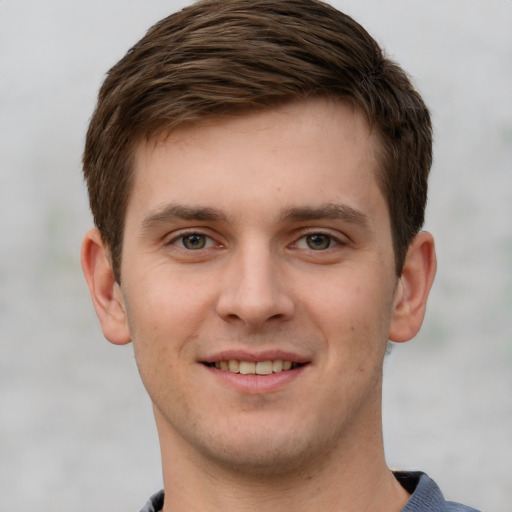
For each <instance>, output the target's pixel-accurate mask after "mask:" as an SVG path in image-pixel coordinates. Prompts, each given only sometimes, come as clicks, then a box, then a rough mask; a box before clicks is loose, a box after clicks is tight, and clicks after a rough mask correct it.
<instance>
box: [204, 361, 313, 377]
mask: <svg viewBox="0 0 512 512" xmlns="http://www.w3.org/2000/svg"><path fill="white" fill-rule="evenodd" d="M203 364H204V365H205V366H207V367H209V368H216V369H217V370H221V371H225V372H230V373H240V374H242V375H271V374H273V373H282V372H288V371H293V370H297V369H298V368H300V367H302V366H305V365H306V364H308V363H296V362H293V361H286V360H282V359H275V360H267V361H244V360H239V359H229V360H222V361H211V362H207V361H205V362H203Z"/></svg>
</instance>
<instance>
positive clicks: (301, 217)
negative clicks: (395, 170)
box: [82, 100, 436, 512]
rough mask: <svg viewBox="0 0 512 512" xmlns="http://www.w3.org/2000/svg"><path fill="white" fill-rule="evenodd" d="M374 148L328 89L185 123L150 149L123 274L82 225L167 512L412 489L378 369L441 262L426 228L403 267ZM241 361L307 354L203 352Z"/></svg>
mask: <svg viewBox="0 0 512 512" xmlns="http://www.w3.org/2000/svg"><path fill="white" fill-rule="evenodd" d="M377 144H378V139H377V137H376V136H375V134H373V133H371V131H370V129H369V127H368V125H367V123H366V121H365V120H364V118H363V116H362V115H361V114H360V113H359V112H357V111H355V110H354V109H353V108H351V107H349V106H347V105H345V104H341V103H332V102H331V103H328V102H326V101H323V100H315V101H307V102H301V103H292V104H289V105H286V106H283V107H281V108H279V109H276V110H272V111H265V112H257V113H253V114H250V115H244V116H238V117H232V118H223V119H215V120H213V121H208V122H206V123H203V124H202V125H200V126H194V127H188V128H186V129H185V128H184V129H179V130H176V131H174V132H172V133H171V134H170V135H169V136H168V137H166V138H165V139H162V140H158V141H150V142H147V143H143V144H141V145H140V146H139V147H138V148H137V152H136V160H135V186H134V189H133V192H132V195H131V197H130V200H129V204H128V208H127V212H126V225H125V226H126V227H125V237H124V246H123V260H122V266H121V284H120V285H119V284H118V283H116V282H115V280H114V278H113V274H112V270H111V268H110V264H109V253H108V248H107V247H105V245H104V244H103V242H102V240H101V236H100V235H99V233H98V231H97V230H92V231H90V232H89V233H88V234H87V235H86V237H85V239H84V244H83V250H82V264H83V268H84V274H85V276H86V279H87V281H88V284H89V287H90V289H91V294H92V297H93V302H94V304H95V307H96V311H97V313H98V316H99V319H100V322H101V324H102V327H103V332H104V334H105V336H106V338H107V339H108V340H110V341H111V342H113V343H116V344H124V343H128V342H130V341H133V344H134V349H135V356H136V360H137V364H138V367H139V371H140V374H141V377H142V380H143V382H144V384H145V386H146V389H147V391H148V393H149V395H150V397H151V399H152V401H153V404H154V411H155V418H156V423H157V428H158V432H159V437H160V444H161V450H162V460H163V470H164V484H165V488H166V489H168V493H167V495H166V501H165V510H166V511H167V512H170V511H172V510H176V511H179V510H198V511H199V510H201V511H208V510H223V511H229V510H256V509H257V510H267V509H268V510H276V509H279V508H280V507H282V508H285V507H286V508H290V507H293V509H294V510H296V511H301V510H325V511H330V510H333V511H334V510H343V511H354V512H355V511H356V510H357V511H364V510H377V509H378V510H383V511H398V510H400V509H401V508H402V507H403V505H404V504H405V502H406V501H407V493H406V492H405V491H404V490H403V489H402V488H401V486H400V485H399V484H398V483H397V482H396V480H395V479H394V477H393V476H392V474H391V473H390V471H389V470H388V468H387V466H386V463H385V460H384V450H383V446H382V427H381V388H382V363H383V358H384V354H385V348H386V343H387V340H388V339H391V340H394V341H406V340H408V339H410V338H412V337H413V336H414V335H415V334H416V333H417V331H418V330H419V328H420V326H421V322H422V320H423V315H424V311H425V304H426V299H427V296H428V292H429V290H430V286H431V284H432V281H433V278H434V274H435V266H436V263H435V252H434V243H433V239H432V237H431V235H430V234H428V233H425V232H422V233H420V234H419V235H417V236H416V238H415V239H414V240H413V242H412V244H411V246H410V249H409V252H408V254H407V258H406V263H405V267H404V271H403V274H402V275H401V276H400V277H397V276H396V274H395V270H394V254H393V248H392V239H391V227H390V218H389V213H388V209H387V206H386V202H385V199H384V197H383V195H382V192H381V190H380V189H379V187H378V184H377V180H376V172H377V170H378V162H377V161H376V157H375V154H376V151H375V148H376V145H377ZM203 244H204V245H203ZM230 358H234V359H247V360H256V361H260V360H266V359H290V360H294V361H296V362H299V363H301V366H300V368H297V369H294V370H290V371H289V372H283V374H275V375H273V376H263V377H260V376H244V375H240V374H233V373H228V372H225V371H223V370H218V369H215V368H211V367H209V366H207V365H206V364H205V363H211V362H214V361H219V360H223V359H230ZM276 375H278V377H277V378H276Z"/></svg>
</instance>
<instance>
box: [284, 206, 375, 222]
mask: <svg viewBox="0 0 512 512" xmlns="http://www.w3.org/2000/svg"><path fill="white" fill-rule="evenodd" d="M281 219H282V220H284V221H295V222H300V221H308V220H320V219H331V220H342V221H345V222H349V223H351V224H357V225H360V226H363V227H368V226H369V224H370V220H369V217H368V215H366V214H365V213H363V212H362V211H360V210H356V209H355V208H352V207H351V206H348V205H346V204H332V203H329V204H325V205H322V206H319V207H309V206H304V207H302V206H299V207H292V208H286V209H285V210H284V211H283V213H282V215H281Z"/></svg>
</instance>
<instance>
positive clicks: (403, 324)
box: [389, 231, 437, 342]
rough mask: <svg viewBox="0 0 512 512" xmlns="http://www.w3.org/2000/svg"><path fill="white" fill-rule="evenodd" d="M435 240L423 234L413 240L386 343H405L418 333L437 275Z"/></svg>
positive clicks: (396, 293) (427, 234)
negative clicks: (388, 340)
mask: <svg viewBox="0 0 512 512" xmlns="http://www.w3.org/2000/svg"><path fill="white" fill-rule="evenodd" d="M436 267H437V262H436V252H435V245H434V238H433V237H432V235H431V234H430V233H428V232H426V231H422V232H420V233H418V234H417V235H416V236H415V238H414V239H413V241H412V243H411V245H410V246H409V250H408V251H407V256H406V258H405V264H404V268H403V271H402V275H401V276H400V280H399V283H398V285H397V289H396V292H395V302H394V305H393V315H392V318H391V326H390V331H389V339H390V340H391V341H395V342H403V341H408V340H410V339H411V338H413V337H414V336H415V335H416V334H417V333H418V331H419V330H420V327H421V324H422V323H423V318H424V316H425V309H426V305H427V298H428V295H429V293H430V288H431V287H432V283H433V281H434V277H435V274H436Z"/></svg>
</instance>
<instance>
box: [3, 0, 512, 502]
mask: <svg viewBox="0 0 512 512" xmlns="http://www.w3.org/2000/svg"><path fill="white" fill-rule="evenodd" d="M185 3H188V2H179V1H170V0H169V1H163V0H152V1H143V0H109V1H103V0H101V1H100V0H87V1H86V0H75V1H70V0H46V1H44V2H42V1H39V0H0V208H1V209H0V212H1V220H0V244H1V245H0V512H1V511H10V512H11V511H12V512H19V511H30V512H31V511H40V512H45V511H68V510H73V511H76V512H82V511H84V512H85V511H104V510H111V511H113V512H116V511H121V510H138V507H140V506H142V504H143V502H144V501H145V500H146V498H147V496H148V495H149V494H150V493H152V492H153V491H155V490H157V489H158V488H159V487H160V485H161V476H160V461H159V450H158V443H157V437H156V432H155V428H154V426H153V420H152V415H151V407H150V404H149V400H148V399H147V398H146V396H145V394H144V391H143V389H142V386H141V384H140V383H139V380H138V375H137V374H136V367H135V363H134V361H133V355H132V351H131V347H114V346H112V345H110V344H108V343H107V342H105V341H104V340H103V338H102V335H101V332H100V330H99V327H98V326H97V322H96V319H95V316H94V313H93V310H92V306H91V305H90V300H89V297H88V292H87V291H86V287H85V284H84V283H83V280H82V276H81V272H80V268H79V262H78V253H79V246H80V241H81V236H82V234H83V232H84V231H85V230H86V229H87V228H88V227H89V226H90V225H91V219H90V215H89V213H88V206H87V201H86V192H85V187H84V185H83V184H82V180H81V175H80V156H81V151H82V145H83V139H84V133H85V130H86V126H87V122H88V118H89V116H90V115H91V112H92V109H93V105H94V102H95V95H96V92H97V90H98V88H99V85H100V83H101V80H102V78H103V76H104V73H105V72H106V70H107V69H108V68H109V67H110V66H111V65H113V64H114V63H115V62H116V61H117V60H118V59H119V58H120V57H121V56H122V55H123V54H124V52H125V51H126V50H127V49H128V47H129V46H130V45H132V44H133V43H135V41H136V40H138V39H139V38H140V37H141V36H142V35H143V33H144V32H145V30H146V29H147V28H148V27H149V26H150V25H151V24H152V23H153V22H156V21H157V20H158V19H160V18H162V17H163V16H164V15H167V14H169V13H170V12H172V11H174V10H176V9H177V8H178V7H180V6H181V5H184V4H185ZM333 3H334V4H335V5H336V6H337V7H339V8H341V9H342V10H345V11H346V12H347V13H349V14H351V15H352V16H354V17H355V18H356V19H357V20H359V21H360V22H362V24H363V25H365V26H366V28H367V29H369V31H370V32H371V33H372V34H373V35H374V36H375V37H376V38H377V39H378V40H379V42H381V43H382V44H383V45H384V46H385V47H386V48H387V50H388V52H389V53H390V54H391V55H392V56H394V57H395V58H396V59H397V60H398V61H399V62H400V63H401V64H402V65H403V66H404V67H405V68H406V69H407V70H408V71H409V72H410V73H411V75H412V76H413V78H414V80H415V82H416V84H417V86H418V88H419V89H420V91H421V92H422V93H423V95H424V97H425V99H426V101H427V103H428V104H429V105H430V106H431V108H432V112H433V116H434V123H435V128H436V146H435V151H436V153H435V164H434V168H433V175H432V181H431V199H430V204H429V208H428V220H427V228H428V229H429V230H431V231H432V232H433V233H434V235H435V236H436V239H437V250H438V255H439V272H438V276H437V280H436V283H435V285H434V290H433V292H432V296H431V301H430V307H429V310H428V314H427V319H426V322H425V325H424V329H423V331H422V334H421V335H420V336H419V337H418V338H417V339H416V341H414V342H411V343H408V344H405V345H402V346H399V347H396V350H395V351H394V352H393V353H392V355H391V357H390V358H389V359H388V360H387V362H386V384H385V396H384V404H385V416H384V421H385V437H386V443H387V454H388V460H389V463H390V464H391V465H392V466H394V467H401V468H409V469H415V468H421V469H423V470H425V471H427V472H429V473H430V474H431V476H432V477H434V478H435V479H436V480H437V481H438V483H440V485H441V487H442V488H443V490H444V491H445V494H446V495H447V496H449V497H450V498H454V499H458V500H461V501H464V502H468V503H469V504H472V505H474V506H477V507H480V508H482V509H484V510H485V511H494V512H510V510H511V508H510V507H511V505H510V503H512V476H511V475H512V438H511V436H512V93H511V91H512V30H511V27H512V1H510V0H485V1H484V0H388V1H386V0H384V1H379V0H367V1H356V0H347V1H337V2H333Z"/></svg>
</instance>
